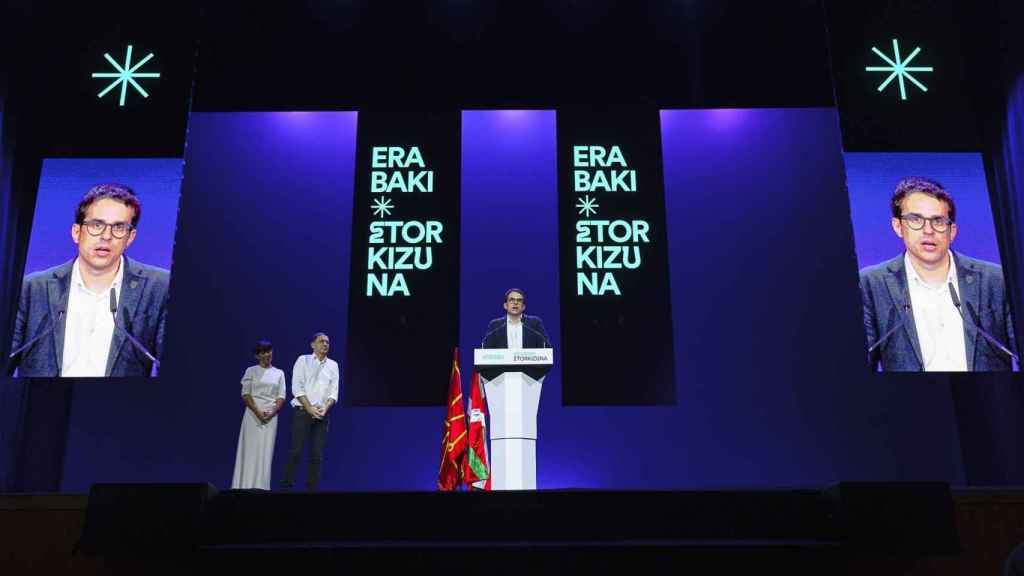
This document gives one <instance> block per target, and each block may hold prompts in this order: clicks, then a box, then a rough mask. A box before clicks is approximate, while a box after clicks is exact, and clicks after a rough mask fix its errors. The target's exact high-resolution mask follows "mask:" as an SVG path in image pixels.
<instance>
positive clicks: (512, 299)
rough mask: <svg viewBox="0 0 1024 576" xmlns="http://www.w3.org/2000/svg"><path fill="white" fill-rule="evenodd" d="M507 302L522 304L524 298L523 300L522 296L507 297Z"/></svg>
mask: <svg viewBox="0 0 1024 576" xmlns="http://www.w3.org/2000/svg"><path fill="white" fill-rule="evenodd" d="M508 302H509V304H516V303H518V304H522V303H523V302H526V300H524V299H522V298H509V299H508Z"/></svg>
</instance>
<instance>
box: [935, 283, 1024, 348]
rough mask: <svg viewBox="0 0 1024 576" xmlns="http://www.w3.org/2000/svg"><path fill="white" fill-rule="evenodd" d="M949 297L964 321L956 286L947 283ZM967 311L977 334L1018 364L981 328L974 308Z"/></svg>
mask: <svg viewBox="0 0 1024 576" xmlns="http://www.w3.org/2000/svg"><path fill="white" fill-rule="evenodd" d="M949 296H950V297H951V298H952V299H953V306H956V311H957V312H959V313H960V318H962V319H963V320H964V321H966V320H967V317H966V316H964V311H963V310H962V307H961V305H960V295H959V294H957V293H956V286H953V283H952V282H950V283H949ZM967 310H968V311H969V312H970V313H971V324H974V327H975V328H977V329H978V333H979V334H981V335H982V336H984V337H985V339H986V340H988V341H989V342H990V343H992V345H993V346H995V347H996V348H999V349H1000V350H1002V351H1003V353H1004V354H1006V355H1007V356H1009V357H1010V358H1012V359H1013V361H1014V362H1016V363H1017V364H1020V359H1019V358H1017V355H1016V354H1014V353H1013V352H1011V351H1010V349H1009V348H1007V347H1006V346H1003V345H1002V344H1001V343H1000V342H999V340H996V338H995V336H993V335H991V334H989V333H988V331H987V330H985V329H984V328H982V327H981V322H979V321H978V313H977V312H975V310H974V307H969V308H968V309H967Z"/></svg>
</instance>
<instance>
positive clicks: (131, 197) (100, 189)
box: [75, 183, 142, 228]
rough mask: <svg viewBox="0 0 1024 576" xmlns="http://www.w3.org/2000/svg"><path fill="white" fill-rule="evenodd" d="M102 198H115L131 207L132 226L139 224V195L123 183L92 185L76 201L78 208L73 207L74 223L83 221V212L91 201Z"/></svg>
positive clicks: (140, 215) (140, 209) (140, 205)
mask: <svg viewBox="0 0 1024 576" xmlns="http://www.w3.org/2000/svg"><path fill="white" fill-rule="evenodd" d="M104 198H110V199H111V200H116V201H118V202H120V203H122V204H124V205H125V206H127V207H129V208H131V209H132V212H133V213H134V215H133V216H132V228H136V227H138V225H139V218H141V217H142V203H141V202H139V197H138V196H136V195H135V192H134V191H133V190H132V189H131V188H129V187H127V186H125V185H124V184H116V183H111V184H100V185H98V186H93V187H92V188H90V189H89V191H88V192H86V193H85V196H82V199H81V200H79V201H78V208H76V209H75V224H81V223H83V222H85V212H86V211H87V210H88V209H89V206H92V204H93V202H97V201H99V200H102V199H104Z"/></svg>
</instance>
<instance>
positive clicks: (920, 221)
mask: <svg viewBox="0 0 1024 576" xmlns="http://www.w3.org/2000/svg"><path fill="white" fill-rule="evenodd" d="M900 220H902V221H903V222H905V223H906V225H907V226H908V227H909V228H910V229H911V230H921V229H923V228H924V223H925V222H931V223H932V230H935V231H936V232H940V233H941V232H945V231H946V229H947V228H949V225H950V224H952V223H953V221H952V220H950V219H949V218H947V217H946V216H932V217H931V218H925V217H924V216H921V215H920V214H914V213H913V212H911V213H910V214H904V215H903V216H900Z"/></svg>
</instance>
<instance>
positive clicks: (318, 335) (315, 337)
mask: <svg viewBox="0 0 1024 576" xmlns="http://www.w3.org/2000/svg"><path fill="white" fill-rule="evenodd" d="M321 336H323V337H324V338H327V339H328V340H330V338H331V337H330V336H328V335H327V333H326V332H315V333H314V334H313V339H312V340H310V342H316V339H317V338H319V337H321Z"/></svg>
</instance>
